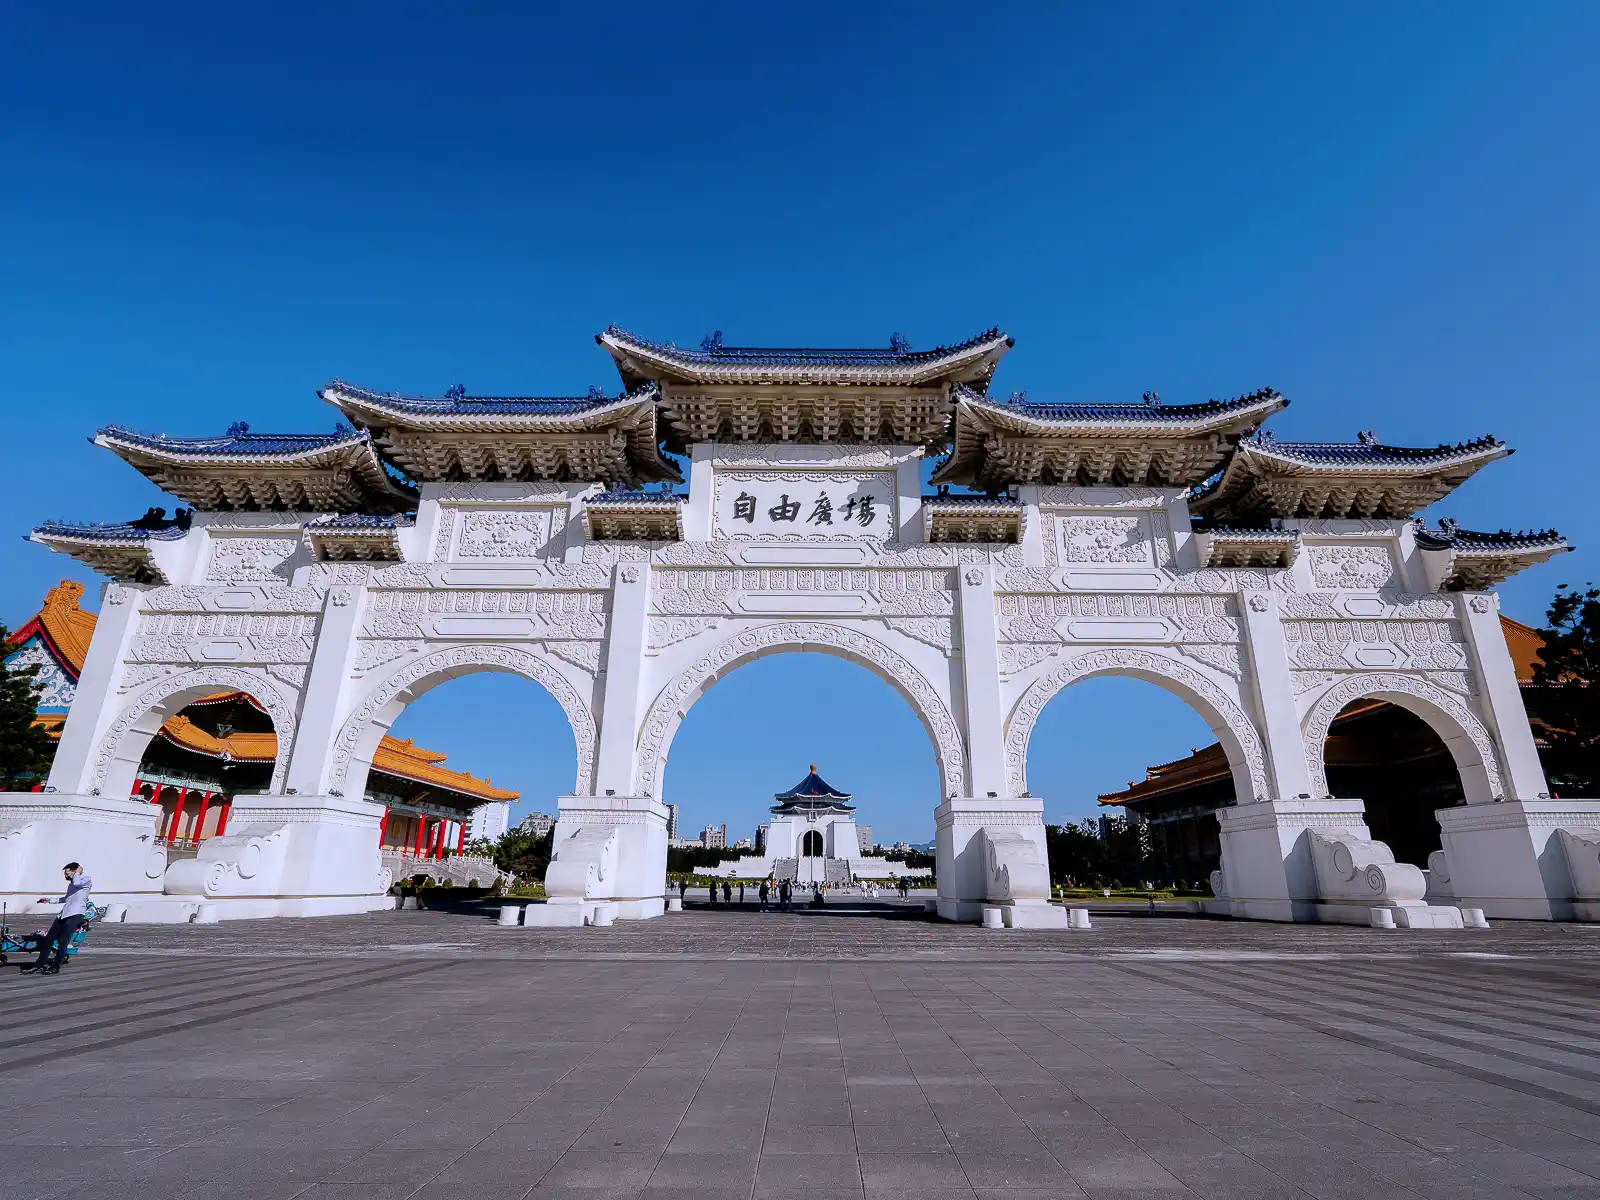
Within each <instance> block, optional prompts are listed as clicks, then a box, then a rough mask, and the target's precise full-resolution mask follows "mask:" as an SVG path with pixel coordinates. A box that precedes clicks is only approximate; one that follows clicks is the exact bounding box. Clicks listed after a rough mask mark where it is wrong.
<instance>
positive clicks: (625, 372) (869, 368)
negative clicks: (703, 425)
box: [595, 329, 1013, 387]
mask: <svg viewBox="0 0 1600 1200" xmlns="http://www.w3.org/2000/svg"><path fill="white" fill-rule="evenodd" d="M595 341H596V342H598V343H599V344H600V346H601V347H602V348H604V349H605V350H606V352H607V353H609V354H610V355H611V357H612V358H613V359H614V360H615V361H616V364H617V370H618V373H619V374H620V375H621V376H622V379H623V382H624V383H625V384H627V385H628V386H635V385H636V384H638V383H640V382H645V381H651V382H662V383H689V384H717V383H730V384H760V383H765V382H771V383H777V384H791V385H802V386H803V385H806V384H819V385H828V384H844V385H851V386H864V387H872V386H887V387H894V386H903V387H919V386H921V387H925V386H929V385H932V384H937V383H945V382H952V381H961V382H970V381H975V380H980V379H985V378H987V377H988V376H989V375H990V374H991V373H992V372H993V369H994V366H995V364H996V363H997V362H998V361H999V360H1000V358H1001V356H1002V355H1004V354H1005V353H1006V351H1007V350H1009V349H1010V348H1011V347H1012V345H1013V339H1012V338H1011V337H1010V336H1009V335H1007V334H1005V333H1002V332H999V331H998V330H997V331H995V333H994V334H992V335H990V336H988V337H980V338H975V339H971V340H969V341H967V342H964V343H960V344H958V345H957V346H954V347H951V348H950V349H949V350H948V351H947V352H946V353H943V354H937V355H932V354H930V356H929V357H927V358H922V359H918V360H915V361H910V362H904V361H902V362H892V361H890V362H878V363H874V362H861V363H856V364H851V363H839V362H834V363H829V362H822V361H816V362H797V363H783V362H776V361H772V362H739V361H727V362H700V361H697V360H695V359H693V358H691V357H689V356H688V355H685V354H681V353H674V348H669V347H666V346H658V345H656V344H654V343H651V342H646V341H644V340H643V339H640V338H635V337H632V336H628V335H625V334H622V333H620V332H619V331H616V330H614V329H607V330H605V331H604V332H602V333H599V334H596V335H595ZM739 349H741V348H739V347H729V348H728V351H727V353H729V354H730V355H736V354H737V353H738V351H739ZM748 349H749V350H750V352H751V353H754V352H756V351H757V350H758V349H759V350H761V352H762V353H765V354H769V355H773V356H781V355H783V354H785V353H794V354H799V353H802V352H808V353H813V354H817V355H819V356H823V355H826V354H827V353H828V352H827V351H802V350H800V349H798V348H791V349H788V350H785V349H783V348H777V347H773V348H756V347H750V348H748ZM837 353H839V354H840V355H845V354H849V353H853V351H849V350H840V351H838V352H837Z"/></svg>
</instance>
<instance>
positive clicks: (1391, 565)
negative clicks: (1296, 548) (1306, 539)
mask: <svg viewBox="0 0 1600 1200" xmlns="http://www.w3.org/2000/svg"><path fill="white" fill-rule="evenodd" d="M1307 553H1308V555H1309V557H1310V561H1311V578H1312V579H1314V580H1315V581H1316V583H1317V586H1318V587H1324V588H1340V589H1348V590H1355V591H1364V592H1375V591H1377V590H1379V589H1380V588H1386V587H1389V586H1391V585H1393V584H1394V583H1395V581H1396V575H1397V564H1396V562H1395V558H1394V554H1393V552H1392V551H1391V550H1390V548H1389V547H1388V546H1387V545H1374V544H1370V543H1366V544H1363V543H1356V544H1351V545H1336V546H1311V547H1309V549H1308V551H1307Z"/></svg>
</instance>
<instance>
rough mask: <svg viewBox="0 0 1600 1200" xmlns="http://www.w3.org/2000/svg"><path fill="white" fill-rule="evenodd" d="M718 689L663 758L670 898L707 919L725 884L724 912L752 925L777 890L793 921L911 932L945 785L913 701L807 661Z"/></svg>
mask: <svg viewBox="0 0 1600 1200" xmlns="http://www.w3.org/2000/svg"><path fill="white" fill-rule="evenodd" d="M714 682H715V685H716V686H715V687H711V686H710V684H709V683H708V684H707V686H706V687H705V688H703V689H701V691H700V693H699V694H698V695H697V697H696V698H695V699H694V700H693V701H692V702H691V703H690V704H689V705H688V706H687V708H686V710H685V713H684V717H683V720H682V723H681V724H680V725H679V726H678V727H677V728H676V729H675V730H674V731H673V733H672V734H671V736H670V738H669V741H668V745H667V746H666V747H665V749H666V750H667V751H670V757H669V758H667V759H666V761H665V769H664V771H663V772H662V775H663V779H664V787H663V790H662V793H661V796H662V799H663V801H664V802H665V803H666V804H667V805H668V806H669V813H670V814H671V816H670V820H671V822H672V827H671V829H670V834H671V843H670V846H669V850H668V883H669V888H670V890H671V892H672V894H678V893H679V889H680V887H681V888H682V895H683V897H684V900H685V904H686V907H687V908H689V909H690V910H699V909H705V908H707V907H709V906H710V903H711V900H710V896H709V893H708V888H709V887H711V886H713V885H715V886H716V887H717V888H718V891H717V894H716V906H717V908H718V909H719V910H721V909H724V907H725V902H724V899H723V896H722V892H721V885H722V882H723V881H724V880H725V881H727V883H728V885H729V892H728V898H729V900H731V902H732V909H733V910H735V911H738V910H742V911H744V912H746V913H749V914H752V915H755V914H757V913H758V912H759V911H760V906H759V894H760V885H761V884H762V882H767V883H768V884H769V889H776V888H777V886H778V885H779V884H780V883H781V882H783V881H785V880H786V881H788V882H789V884H790V887H791V889H792V894H793V907H794V908H795V909H796V910H799V911H805V912H817V911H821V912H823V913H833V914H836V915H844V914H849V915H877V916H888V917H896V916H898V917H908V916H914V917H917V918H919V919H920V918H921V917H922V915H923V912H924V906H923V905H922V903H921V896H922V894H923V892H924V891H925V892H926V895H928V896H932V895H933V890H932V889H933V885H934V877H933V866H934V856H933V852H932V842H933V838H934V824H933V812H934V809H935V808H936V807H937V806H938V804H939V802H940V799H941V795H940V789H941V773H940V770H939V762H938V755H937V754H936V752H935V750H934V747H933V744H932V741H931V739H930V734H929V732H928V729H927V727H926V726H925V724H924V722H923V721H922V720H921V719H920V714H919V713H918V711H917V709H916V708H915V707H914V705H913V703H912V702H911V701H910V700H909V698H908V697H906V696H905V695H904V694H903V693H902V692H901V691H900V689H899V688H898V687H897V686H895V685H894V684H891V683H890V682H889V681H887V680H886V679H885V678H884V676H883V675H882V674H880V672H879V671H878V670H876V669H873V668H871V667H868V666H866V665H864V664H862V663H859V662H857V661H855V660H853V659H847V658H844V657H842V656H835V655H832V654H826V653H816V652H810V651H802V650H789V649H785V650H782V651H779V652H775V653H769V654H766V655H763V656H761V657H758V658H752V659H749V660H746V661H745V662H743V663H741V664H739V665H737V666H735V667H733V668H732V669H730V670H728V671H725V672H723V673H721V674H720V675H719V676H718V677H717V679H716V680H715V681H714ZM902 878H904V879H906V880H907V881H908V892H910V893H913V894H908V896H907V897H906V899H905V900H904V901H902V900H901V898H900V896H899V890H898V889H899V885H900V882H901V880H902ZM740 883H743V884H744V901H743V905H742V906H741V904H740V901H739V894H740V891H739V884H740ZM816 892H820V893H821V896H822V906H821V908H820V909H816V908H812V907H811V905H812V904H813V902H814V896H815V893H816ZM773 902H774V904H775V903H776V897H775V896H774V901H773Z"/></svg>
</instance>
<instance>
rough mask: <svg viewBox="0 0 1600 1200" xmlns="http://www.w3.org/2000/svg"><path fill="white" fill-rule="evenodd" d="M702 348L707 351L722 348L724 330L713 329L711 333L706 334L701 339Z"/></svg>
mask: <svg viewBox="0 0 1600 1200" xmlns="http://www.w3.org/2000/svg"><path fill="white" fill-rule="evenodd" d="M700 349H702V350H705V351H707V352H711V351H716V350H721V349H722V330H720V329H713V330H712V331H711V332H710V333H708V334H706V335H705V337H703V338H701V339H700Z"/></svg>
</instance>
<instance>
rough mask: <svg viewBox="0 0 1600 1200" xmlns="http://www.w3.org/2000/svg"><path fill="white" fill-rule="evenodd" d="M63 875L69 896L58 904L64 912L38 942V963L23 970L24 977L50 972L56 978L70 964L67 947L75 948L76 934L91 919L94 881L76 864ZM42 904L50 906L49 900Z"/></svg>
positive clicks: (42, 901)
mask: <svg viewBox="0 0 1600 1200" xmlns="http://www.w3.org/2000/svg"><path fill="white" fill-rule="evenodd" d="M61 875H62V878H64V879H65V880H66V881H67V891H66V894H65V895H63V896H61V897H59V898H58V900H57V903H59V904H60V905H61V912H60V913H59V914H58V915H57V916H56V919H55V920H54V921H51V922H50V932H49V933H47V934H45V935H44V937H42V938H40V939H39V960H38V961H37V962H35V963H34V964H33V965H32V966H29V967H23V968H22V973H23V974H24V975H43V974H44V973H45V972H47V971H48V972H49V973H50V974H52V975H53V974H56V973H57V972H59V971H60V970H61V967H62V964H63V963H65V962H66V961H67V947H68V946H70V945H72V936H73V934H75V933H77V932H78V929H79V927H80V926H81V925H82V924H83V923H84V921H85V920H87V919H88V909H89V889H90V888H91V887H93V886H94V883H93V881H92V880H91V879H90V878H89V877H88V876H87V875H85V874H84V873H83V868H82V867H81V866H79V865H78V864H77V863H75V862H69V863H68V864H67V865H66V866H64V867H62V868H61ZM39 903H40V904H48V903H50V898H49V897H48V896H41V897H39Z"/></svg>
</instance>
